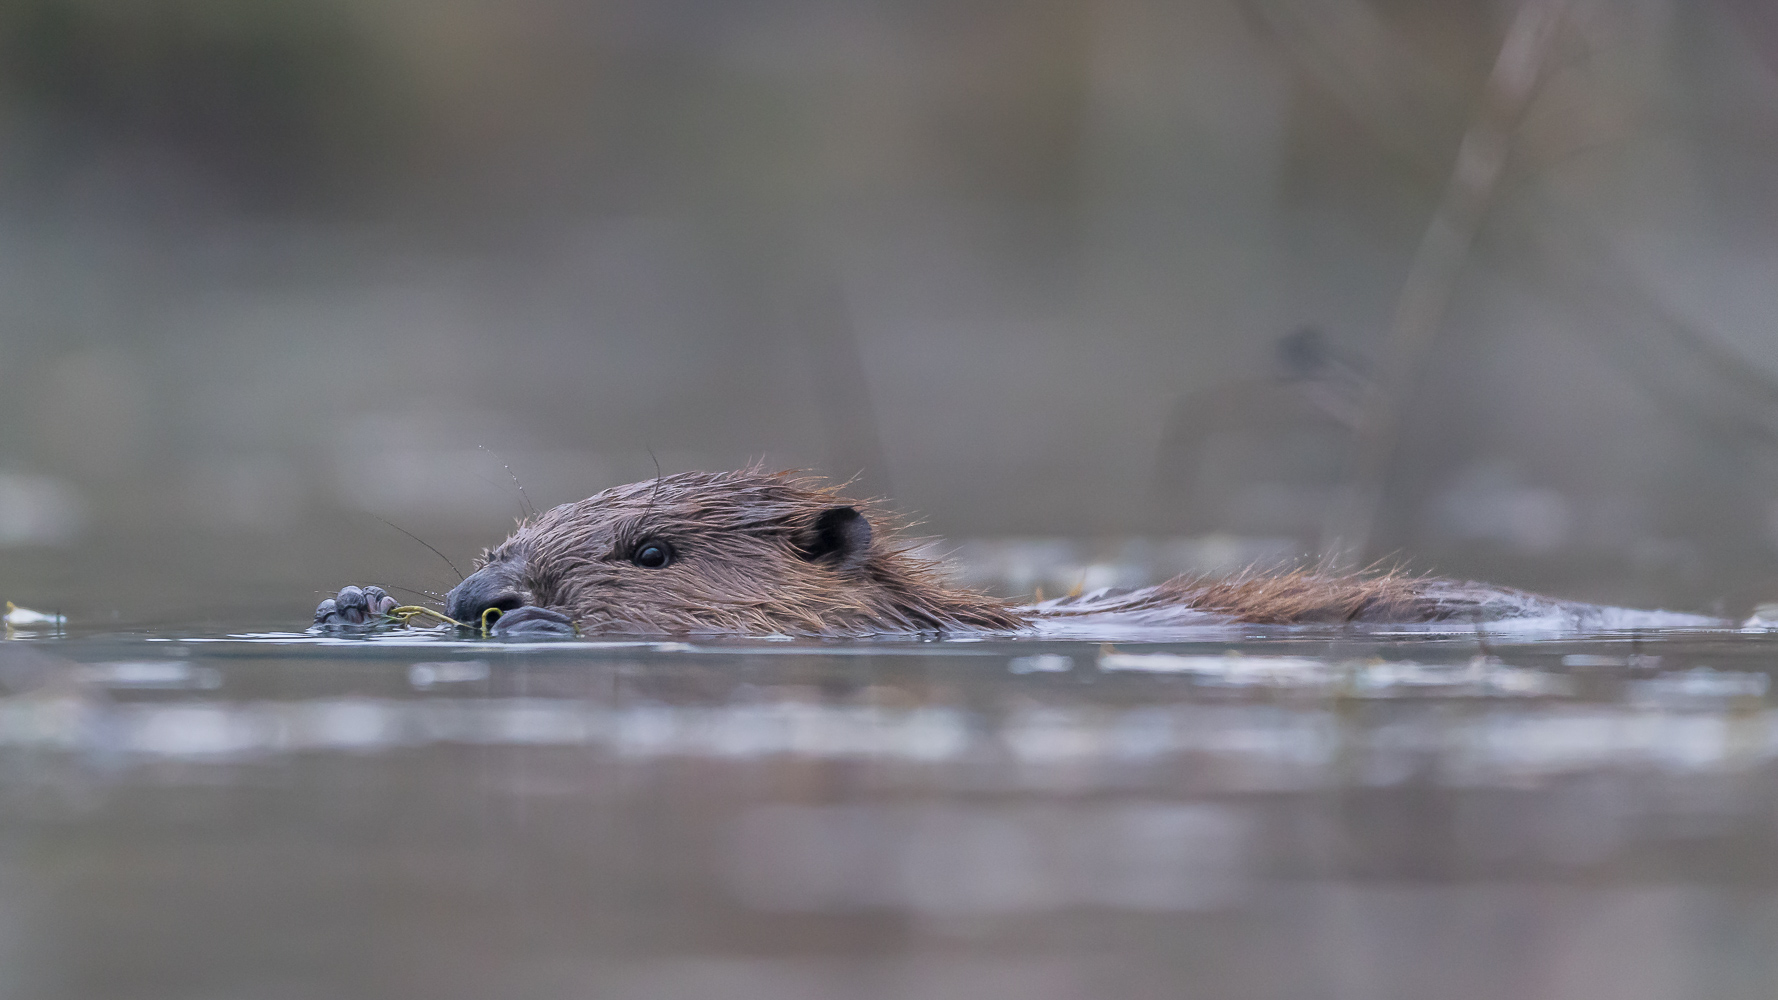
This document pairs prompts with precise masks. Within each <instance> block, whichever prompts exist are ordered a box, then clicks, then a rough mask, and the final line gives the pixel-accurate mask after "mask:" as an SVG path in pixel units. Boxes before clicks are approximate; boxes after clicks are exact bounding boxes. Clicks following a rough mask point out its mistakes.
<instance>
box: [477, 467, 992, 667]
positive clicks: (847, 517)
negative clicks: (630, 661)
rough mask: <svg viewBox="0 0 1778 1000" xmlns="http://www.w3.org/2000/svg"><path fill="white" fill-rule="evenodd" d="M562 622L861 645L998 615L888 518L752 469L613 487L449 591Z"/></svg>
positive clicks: (491, 554)
mask: <svg viewBox="0 0 1778 1000" xmlns="http://www.w3.org/2000/svg"><path fill="white" fill-rule="evenodd" d="M448 596H449V601H448V605H449V611H450V614H451V616H452V617H453V618H456V619H457V620H459V621H464V622H476V621H480V620H481V619H482V617H483V615H484V614H486V613H487V609H490V608H494V609H499V610H500V611H502V612H505V611H510V610H514V609H517V608H520V607H525V606H537V607H543V608H548V609H552V610H555V611H559V612H561V613H562V614H565V615H567V616H568V617H569V618H571V619H573V620H574V622H575V623H576V624H577V625H578V626H579V628H580V630H581V631H582V632H583V633H628V634H686V633H729V634H735V633H740V634H752V635H761V634H772V633H780V634H787V635H834V636H841V635H869V634H875V633H883V632H928V631H938V632H955V631H984V630H988V631H1006V630H1013V629H1018V628H1020V627H1021V626H1022V625H1023V624H1024V621H1023V619H1022V618H1021V617H1020V616H1018V615H1017V614H1016V613H1014V612H1012V611H1011V610H1009V609H1008V608H1007V607H1006V606H1005V605H1004V604H1002V603H1001V602H999V601H995V600H993V599H992V598H989V597H986V596H984V595H981V594H977V593H973V592H971V591H966V590H958V589H953V588H950V587H947V586H946V585H945V584H944V582H943V575H942V573H941V570H940V567H939V566H938V565H936V564H935V563H933V562H931V561H930V560H927V559H923V558H921V557H919V556H917V555H915V554H914V553H913V552H911V551H910V550H909V545H908V543H906V542H903V541H899V540H898V539H897V538H896V537H895V532H894V530H893V527H892V525H891V524H890V522H889V519H888V518H887V517H885V516H883V515H881V514H879V513H878V512H877V511H876V510H874V509H873V507H872V505H871V504H869V503H867V502H861V501H856V500H848V499H845V498H843V497H841V496H840V495H839V491H838V489H837V488H835V487H827V486H823V485H822V483H821V481H820V480H817V479H810V478H803V477H799V476H796V475H794V474H792V473H788V472H779V473H766V472H762V471H760V470H758V469H745V470H742V471H739V472H721V473H705V472H688V473H683V474H680V475H674V476H665V477H661V478H658V479H654V480H650V481H647V482H641V483H632V484H630V485H628V486H618V487H615V488H613V489H609V490H606V491H605V492H603V493H599V494H597V495H595V496H591V497H588V498H587V499H585V500H581V501H579V502H577V503H571V504H563V505H562V506H559V507H556V508H553V509H551V510H549V511H547V512H545V513H543V514H542V515H539V516H537V517H535V518H532V519H530V520H527V521H525V522H523V523H521V524H520V525H519V528H518V530H517V531H515V532H514V533H513V535H512V537H510V538H508V539H507V540H506V541H504V542H502V543H500V544H499V545H498V546H495V547H494V548H492V549H490V550H488V551H487V552H486V553H484V554H483V556H482V559H481V562H480V565H479V567H478V568H477V570H476V571H475V572H474V573H472V574H471V575H470V576H469V577H468V578H467V579H465V580H464V581H463V582H462V583H461V584H459V585H458V586H457V587H456V588H455V589H453V590H452V591H451V593H450V595H448Z"/></svg>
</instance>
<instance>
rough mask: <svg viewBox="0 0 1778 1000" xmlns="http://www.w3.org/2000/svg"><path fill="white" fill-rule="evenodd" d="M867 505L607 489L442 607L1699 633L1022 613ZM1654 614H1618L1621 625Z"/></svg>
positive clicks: (773, 620)
mask: <svg viewBox="0 0 1778 1000" xmlns="http://www.w3.org/2000/svg"><path fill="white" fill-rule="evenodd" d="M905 528H906V526H905V524H903V523H902V522H901V521H900V520H899V519H897V518H896V517H894V516H893V515H892V514H890V513H889V512H887V511H886V510H884V509H883V507H882V506H881V504H880V503H878V502H876V501H866V500H858V499H853V498H848V497H846V496H844V495H843V489H842V488H841V487H839V486H833V485H829V484H828V483H826V482H825V481H824V480H821V479H819V478H816V477H812V476H807V475H804V474H801V473H797V472H791V471H785V472H766V471H764V470H762V469H758V468H748V469H741V470H738V471H734V472H715V473H710V472H687V473H681V474H677V475H671V476H661V477H657V478H655V479H653V480H647V481H644V482H639V483H631V484H629V485H627V486H618V487H614V488H612V489H608V490H605V491H604V492H602V493H598V494H596V495H594V496H591V497H588V498H587V499H585V500H581V501H578V502H576V503H569V504H563V505H561V506H558V507H555V508H552V509H550V510H548V511H546V512H544V513H543V514H541V515H537V516H534V517H530V518H527V519H526V520H524V521H521V522H520V524H519V526H518V529H517V530H516V531H514V532H513V534H512V536H511V537H510V538H508V539H506V540H505V541H504V542H501V543H500V544H499V545H497V546H495V547H493V548H491V549H488V550H486V551H485V552H483V554H482V556H481V558H480V559H479V560H478V561H477V566H476V569H475V571H474V572H473V573H471V574H470V575H469V576H468V577H466V578H465V579H464V580H463V581H462V582H461V583H459V584H458V585H457V586H456V587H454V588H452V589H451V591H450V593H449V594H447V595H445V605H446V611H447V613H448V614H449V616H450V617H451V618H452V619H455V620H456V621H457V622H459V623H462V624H465V625H472V626H473V625H480V626H481V627H484V628H487V629H488V630H489V631H491V632H492V633H493V634H495V635H509V636H524V635H552V634H553V635H568V634H575V633H579V634H582V635H753V636H763V635H791V636H820V637H845V636H871V635H893V634H903V635H908V634H927V635H1017V634H1031V633H1038V634H1052V635H1065V634H1070V628H1069V626H1070V625H1071V624H1074V625H1079V624H1084V623H1089V622H1098V623H1121V624H1126V625H1141V626H1152V625H1181V624H1202V623H1216V622H1221V623H1248V624H1258V625H1295V624H1310V623H1347V622H1368V623H1410V622H1437V621H1445V620H1457V621H1461V622H1464V623H1470V622H1476V621H1493V620H1499V619H1503V618H1523V617H1538V616H1544V617H1549V616H1564V617H1565V620H1567V621H1568V623H1569V624H1572V625H1577V626H1586V625H1592V626H1596V627H1602V628H1610V627H1621V626H1626V625H1631V624H1643V625H1655V624H1662V625H1697V624H1705V623H1707V622H1708V620H1706V619H1697V618H1694V617H1692V616H1684V615H1666V613H1663V612H1648V613H1632V612H1622V611H1620V610H1619V609H1610V608H1597V607H1593V606H1590V605H1583V604H1573V603H1569V602H1561V601H1554V600H1550V599H1547V598H1542V597H1538V596H1536V595H1533V594H1528V593H1525V592H1523V591H1517V590H1510V589H1505V588H1498V587H1490V586H1486V585H1483V584H1476V583H1468V582H1463V581H1456V580H1447V579H1438V578H1431V577H1419V576H1408V575H1405V574H1402V573H1397V572H1386V573H1375V574H1344V573H1331V572H1322V571H1317V570H1313V569H1294V570H1288V571H1279V572H1269V573H1268V572H1246V573H1241V574H1237V575H1235V576H1233V577H1228V578H1223V579H1209V578H1203V577H1192V576H1182V577H1177V578H1174V579H1172V580H1168V581H1167V582H1165V583H1161V584H1157V585H1155V586H1151V587H1144V588H1140V589H1135V590H1100V591H1095V592H1092V593H1088V594H1081V595H1073V596H1069V597H1064V598H1058V599H1055V600H1050V601H1042V602H1039V603H1036V604H1028V605H1018V604H1014V603H1012V602H1008V601H1002V600H999V599H997V598H994V597H991V596H988V595H986V594H983V593H980V592H977V591H974V590H968V589H964V588H960V587H955V586H951V585H950V584H948V583H947V582H946V574H945V572H944V570H943V567H942V565H940V564H939V563H937V562H935V561H934V560H932V559H929V558H926V557H925V556H922V555H920V554H919V553H918V552H917V551H916V547H917V543H916V542H914V541H912V540H909V539H908V538H907V537H906V535H905ZM395 604H396V602H395V600H394V598H392V597H390V596H388V594H387V593H386V592H385V591H383V589H382V588H380V587H366V588H359V587H356V586H353V587H346V588H344V589H342V590H341V591H340V592H339V593H338V595H336V596H335V597H333V598H329V599H328V600H324V601H322V602H321V605H320V607H318V608H317V609H316V611H315V624H316V625H318V626H331V625H339V624H358V623H365V622H371V621H376V620H379V619H381V618H382V617H383V616H386V615H387V614H388V613H389V612H390V611H392V610H394V608H395ZM1633 614H1642V615H1645V616H1646V615H1654V616H1656V617H1655V618H1653V619H1648V618H1644V619H1635V620H1631V619H1625V618H1623V616H1624V615H1633Z"/></svg>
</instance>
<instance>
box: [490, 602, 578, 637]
mask: <svg viewBox="0 0 1778 1000" xmlns="http://www.w3.org/2000/svg"><path fill="white" fill-rule="evenodd" d="M488 631H490V632H492V633H493V634H495V635H522V636H533V635H575V634H576V633H575V631H574V622H573V620H572V619H570V618H569V617H568V616H567V615H565V614H562V613H561V612H560V611H551V610H550V609H548V608H540V607H538V606H536V605H535V604H527V605H525V606H524V607H522V608H514V609H512V610H511V611H508V612H507V613H505V614H503V615H501V616H500V617H499V618H497V619H495V621H494V625H493V627H492V628H490V629H489V630H488Z"/></svg>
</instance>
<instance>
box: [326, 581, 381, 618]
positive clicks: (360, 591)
mask: <svg viewBox="0 0 1778 1000" xmlns="http://www.w3.org/2000/svg"><path fill="white" fill-rule="evenodd" d="M395 606H396V601H395V598H393V597H390V596H389V595H388V594H387V593H385V592H384V591H383V588H381V587H363V588H359V587H342V588H340V592H339V593H338V594H335V595H334V596H332V597H329V598H328V599H327V600H325V601H322V602H321V606H320V607H318V608H316V609H315V624H317V625H363V624H364V623H365V622H374V621H376V620H377V619H379V618H382V617H383V616H384V615H387V614H388V613H389V612H391V611H394V610H395Z"/></svg>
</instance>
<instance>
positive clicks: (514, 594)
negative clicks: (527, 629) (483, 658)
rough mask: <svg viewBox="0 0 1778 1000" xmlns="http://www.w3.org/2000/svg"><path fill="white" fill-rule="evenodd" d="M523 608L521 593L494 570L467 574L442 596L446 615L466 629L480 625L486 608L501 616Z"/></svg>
mask: <svg viewBox="0 0 1778 1000" xmlns="http://www.w3.org/2000/svg"><path fill="white" fill-rule="evenodd" d="M524 605H525V595H524V593H523V592H522V591H520V590H519V589H518V588H517V587H515V586H513V585H512V582H511V581H510V580H508V579H507V578H506V574H504V573H502V572H500V571H499V570H498V569H496V567H494V566H483V567H482V568H481V569H478V570H476V571H475V572H473V573H471V574H469V575H468V576H466V577H464V578H463V582H462V583H459V584H457V585H456V586H455V587H452V588H451V592H450V593H448V594H446V595H445V609H446V610H445V613H446V614H448V615H450V616H451V617H452V618H455V619H457V620H458V621H460V622H462V623H463V624H465V625H480V624H481V621H482V615H484V614H486V613H487V611H488V609H489V608H497V609H499V610H500V611H501V612H502V613H504V612H507V611H511V610H513V609H514V608H521V607H524Z"/></svg>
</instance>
